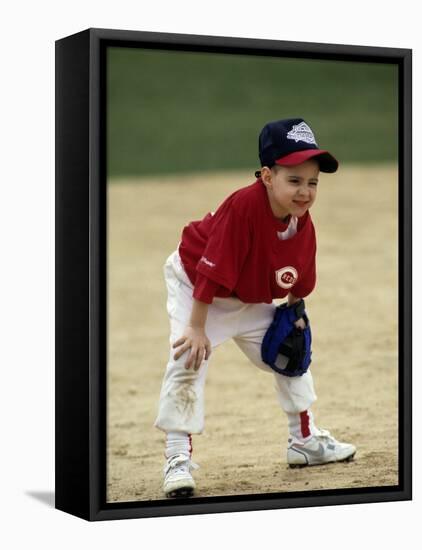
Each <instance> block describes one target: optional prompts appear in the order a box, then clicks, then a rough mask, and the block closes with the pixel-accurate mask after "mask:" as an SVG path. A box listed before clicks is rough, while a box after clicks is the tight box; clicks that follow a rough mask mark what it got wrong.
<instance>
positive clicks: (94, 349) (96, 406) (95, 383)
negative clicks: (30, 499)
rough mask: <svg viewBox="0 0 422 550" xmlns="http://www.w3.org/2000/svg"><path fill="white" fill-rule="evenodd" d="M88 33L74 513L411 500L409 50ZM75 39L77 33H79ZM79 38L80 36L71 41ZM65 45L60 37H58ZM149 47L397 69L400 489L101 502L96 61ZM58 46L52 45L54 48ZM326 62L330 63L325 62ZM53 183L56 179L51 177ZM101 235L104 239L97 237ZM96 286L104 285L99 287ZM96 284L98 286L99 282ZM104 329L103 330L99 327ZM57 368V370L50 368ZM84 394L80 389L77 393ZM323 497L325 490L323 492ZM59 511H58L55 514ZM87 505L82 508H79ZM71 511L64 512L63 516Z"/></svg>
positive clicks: (100, 515) (101, 129)
mask: <svg viewBox="0 0 422 550" xmlns="http://www.w3.org/2000/svg"><path fill="white" fill-rule="evenodd" d="M83 32H88V33H89V38H90V40H89V163H88V166H87V182H88V185H89V235H88V236H87V237H88V240H89V265H87V266H86V267H87V271H88V272H89V403H88V404H87V405H88V407H89V440H88V441H85V442H84V445H85V446H87V448H88V449H89V451H88V456H87V461H88V464H89V474H88V477H89V487H88V495H89V496H88V499H89V506H88V508H89V512H88V513H86V512H85V511H84V512H83V513H80V514H78V513H75V511H71V512H70V513H74V514H75V515H80V517H83V518H84V519H88V520H90V521H98V520H110V519H129V518H141V517H157V516H173V515H186V514H204V513H224V512H235V511H253V510H265V509H283V508H289V507H308V506H330V505H347V504H359V503H377V502H384V501H400V500H411V498H412V457H411V418H412V414H411V410H412V409H411V384H412V378H411V360H412V358H411V263H412V259H411V158H412V154H411V73H412V65H411V63H412V50H410V49H398V48H378V47H371V46H353V45H351V46H348V45H333V44H328V45H327V44H313V43H296V42H283V41H268V40H261V39H259V40H258V39H249V38H247V39H245V38H227V37H207V36H197V35H178V34H171V33H149V32H143V31H120V30H111V29H88V30H87V31H83ZM78 34H81V33H78ZM75 36H78V35H75ZM64 40H66V39H64ZM117 41H119V42H122V44H125V45H126V46H128V45H129V42H130V43H133V44H136V43H138V44H139V43H142V44H145V43H148V44H150V45H151V46H153V47H157V46H159V45H160V44H162V45H163V47H164V48H165V49H167V47H168V46H169V45H176V46H177V47H178V48H179V47H180V48H181V49H183V48H185V47H190V48H193V49H195V48H196V47H204V48H209V47H210V46H211V47H212V48H220V49H221V51H223V50H227V48H229V49H231V48H235V49H240V50H244V49H249V50H250V49H256V48H258V49H259V50H260V51H261V52H264V51H266V52H269V51H270V50H273V51H274V53H275V54H276V53H279V54H280V53H286V54H288V53H290V52H292V54H294V55H295V56H296V54H297V53H300V54H303V55H306V56H310V57H312V56H313V57H318V58H319V57H321V56H323V57H325V58H336V59H340V58H344V57H347V58H349V59H350V60H352V59H356V57H358V58H361V59H362V60H364V58H367V59H371V60H375V59H378V62H392V63H397V64H398V65H399V67H400V68H401V71H402V72H401V79H400V85H401V89H402V95H401V99H400V105H399V107H400V113H401V126H400V129H401V131H400V135H401V136H402V143H401V145H400V151H401V155H400V162H399V166H400V186H399V187H400V189H399V191H400V193H399V194H400V200H399V218H401V220H400V224H399V225H400V228H399V230H400V231H401V234H402V238H401V240H400V249H401V255H402V258H401V260H402V261H401V263H400V284H399V289H401V291H402V292H403V300H402V301H401V302H400V304H401V308H400V314H401V315H402V324H401V331H400V332H401V337H402V338H401V345H402V348H401V353H402V359H403V361H402V363H403V365H402V367H403V368H402V369H401V371H400V377H401V389H400V390H401V394H400V396H399V408H400V430H399V434H400V438H401V442H400V449H401V454H400V483H399V485H398V486H394V487H391V488H384V489H385V490H384V491H378V490H377V489H379V488H377V487H375V488H359V489H357V490H356V491H355V490H347V491H342V490H341V489H339V490H336V491H335V493H336V494H335V495H331V494H330V495H328V494H323V493H324V491H321V492H317V493H318V494H312V493H313V492H312V491H309V492H307V493H306V494H305V495H301V496H298V495H295V494H288V493H286V494H283V495H280V496H275V495H264V494H260V495H250V496H249V498H248V497H244V498H241V497H239V498H232V497H222V498H219V497H210V499H205V500H206V501H207V502H198V501H197V500H196V499H193V500H192V501H189V502H183V503H181V502H180V501H179V502H168V501H153V503H151V504H150V505H148V504H147V503H146V502H144V501H139V502H128V503H116V504H113V503H107V502H106V501H105V494H106V491H105V487H106V486H105V484H106V478H105V477H104V476H105V473H106V472H105V470H104V468H105V452H104V444H105V441H106V440H105V434H104V430H103V429H104V419H105V414H106V403H105V402H104V399H102V398H101V392H102V391H104V389H105V379H104V374H105V373H104V369H103V371H102V370H101V365H102V364H104V363H102V361H103V360H104V350H102V349H101V346H102V342H101V319H102V318H103V319H104V316H102V315H101V314H102V313H104V312H102V311H101V288H102V285H104V284H105V273H104V268H105V265H104V263H103V264H100V262H99V258H100V257H101V254H100V251H101V245H102V244H104V243H101V224H102V223H103V222H104V219H102V216H103V215H104V207H105V205H104V203H102V202H101V185H103V184H104V181H105V180H104V178H105V177H106V174H105V173H104V166H102V165H101V150H102V148H104V140H105V121H104V120H101V116H100V114H101V109H100V98H101V92H102V91H103V88H104V86H105V82H103V81H102V80H101V71H100V67H101V62H102V60H101V56H102V54H103V53H102V52H103V51H104V48H105V47H107V46H109V45H110V44H112V43H117ZM58 42H59V41H58ZM56 44H57V43H56ZM129 47H130V46H129ZM327 56H328V57H327ZM56 177H57V176H56ZM103 236H104V235H103ZM101 281H102V282H101ZM99 282H100V284H99ZM103 330H104V325H103ZM56 369H57V365H56ZM81 391H82V389H81ZM326 493H327V492H326ZM201 500H204V499H201ZM60 509H63V507H62V508H60ZM85 509H86V507H84V510H85ZM63 511H69V510H63Z"/></svg>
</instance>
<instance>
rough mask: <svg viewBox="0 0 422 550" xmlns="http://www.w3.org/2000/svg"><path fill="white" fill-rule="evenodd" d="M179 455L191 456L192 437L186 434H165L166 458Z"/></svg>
mask: <svg viewBox="0 0 422 550" xmlns="http://www.w3.org/2000/svg"><path fill="white" fill-rule="evenodd" d="M180 454H183V455H186V456H188V457H191V456H192V436H191V435H190V434H188V433H186V432H167V439H166V451H165V455H166V458H170V457H171V456H174V455H180Z"/></svg>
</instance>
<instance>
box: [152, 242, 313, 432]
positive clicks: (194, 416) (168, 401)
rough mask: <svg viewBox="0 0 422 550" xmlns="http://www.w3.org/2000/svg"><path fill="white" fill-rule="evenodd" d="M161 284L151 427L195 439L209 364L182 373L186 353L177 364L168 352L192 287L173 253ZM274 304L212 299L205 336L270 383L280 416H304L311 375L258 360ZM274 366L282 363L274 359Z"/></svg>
mask: <svg viewBox="0 0 422 550" xmlns="http://www.w3.org/2000/svg"><path fill="white" fill-rule="evenodd" d="M164 276H165V280H166V284H167V292H168V299H167V312H168V315H169V319H170V355H169V361H168V363H167V368H166V372H165V375H164V380H163V383H162V388H161V394H160V401H159V410H158V416H157V419H156V421H155V426H156V427H157V428H159V429H160V430H163V431H165V432H170V431H173V432H174V431H175V432H186V433H189V434H200V433H201V432H202V431H203V429H204V387H205V379H206V375H207V369H208V364H209V361H210V360H211V359H212V354H211V357H210V359H208V360H207V361H205V360H204V361H203V362H202V364H201V366H200V368H199V370H197V371H194V370H193V369H192V368H190V369H186V368H185V362H186V358H187V355H186V354H187V353H189V352H190V350H188V351H187V352H185V353H184V354H183V355H182V356H181V357H180V358H179V359H178V360H177V361H175V360H174V358H173V356H174V354H175V353H176V350H175V349H173V348H172V347H171V345H172V343H174V342H175V341H176V340H178V339H179V338H180V337H181V336H182V335H183V332H184V330H185V328H186V325H187V323H188V321H189V318H190V314H191V311H192V303H193V298H192V293H193V287H192V283H191V282H190V280H189V278H188V276H187V274H186V272H185V270H184V268H183V266H182V262H181V260H180V256H179V253H178V251H177V250H176V251H175V252H173V253H172V254H171V255H170V256H169V257H168V259H167V261H166V263H165V265H164ZM274 308H275V305H274V304H265V303H262V304H245V303H244V302H242V301H240V300H239V299H237V298H232V297H230V298H214V300H213V302H212V304H210V306H209V308H208V317H207V322H206V326H205V332H206V334H207V336H208V338H209V340H210V342H211V347H212V349H214V348H216V347H217V346H219V345H220V344H222V343H223V342H225V341H226V340H228V339H230V338H233V340H234V341H235V342H236V344H237V345H238V346H239V348H240V349H241V350H242V351H243V353H244V354H245V355H246V356H247V357H248V358H249V359H250V361H251V362H252V363H253V364H254V365H256V366H257V367H259V368H260V369H263V370H265V371H267V372H269V373H271V374H273V376H274V377H275V389H276V393H277V398H278V401H279V403H280V405H281V407H282V409H283V410H284V411H285V412H286V413H292V414H295V413H300V412H302V411H305V410H307V409H308V408H309V407H310V406H311V405H312V403H313V402H314V401H315V400H316V395H315V391H314V385H313V380H312V374H311V372H310V370H308V371H307V372H306V373H305V374H304V375H303V376H297V377H288V376H283V375H282V374H278V373H276V372H275V371H273V370H272V369H271V368H270V367H269V366H268V365H266V364H265V363H264V362H263V361H262V360H261V343H262V339H263V337H264V334H265V332H266V330H267V329H268V327H269V325H270V323H271V321H272V319H273V316H274ZM279 361H280V366H281V367H284V366H285V364H286V362H287V359H286V358H285V357H283V356H280V355H279Z"/></svg>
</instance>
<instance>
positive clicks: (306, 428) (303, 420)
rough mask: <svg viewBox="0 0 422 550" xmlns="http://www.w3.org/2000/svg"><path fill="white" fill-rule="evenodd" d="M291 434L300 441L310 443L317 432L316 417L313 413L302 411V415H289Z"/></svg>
mask: <svg viewBox="0 0 422 550" xmlns="http://www.w3.org/2000/svg"><path fill="white" fill-rule="evenodd" d="M287 421H288V425H289V433H290V435H291V436H293V437H294V438H295V439H298V440H299V441H303V442H306V441H309V439H310V438H311V437H312V434H313V432H314V431H315V424H314V415H313V414H312V411H311V410H310V409H308V410H307V411H302V412H301V413H299V414H297V413H295V414H291V413H287Z"/></svg>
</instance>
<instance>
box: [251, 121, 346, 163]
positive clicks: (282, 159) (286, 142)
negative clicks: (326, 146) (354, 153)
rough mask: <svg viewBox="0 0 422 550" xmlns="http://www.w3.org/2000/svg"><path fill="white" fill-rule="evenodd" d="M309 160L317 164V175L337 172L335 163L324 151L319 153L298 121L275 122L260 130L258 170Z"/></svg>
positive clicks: (320, 150)
mask: <svg viewBox="0 0 422 550" xmlns="http://www.w3.org/2000/svg"><path fill="white" fill-rule="evenodd" d="M311 158H314V159H315V160H317V161H318V163H319V169H320V170H321V172H329V173H333V172H335V171H336V170H337V168H338V162H337V160H336V159H335V158H334V157H333V156H332V155H331V154H330V153H329V152H328V151H325V150H322V149H319V147H318V144H317V142H316V140H315V136H314V133H313V132H312V130H311V128H310V127H309V126H308V124H306V122H305V121H304V120H303V119H302V118H287V119H284V120H276V121H275V122H269V123H268V124H266V125H265V126H264V128H263V129H262V131H261V133H260V135H259V159H260V161H261V166H268V168H271V167H272V166H274V165H275V164H279V165H280V166H294V165H296V164H301V163H302V162H305V161H306V160H309V159H311Z"/></svg>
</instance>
